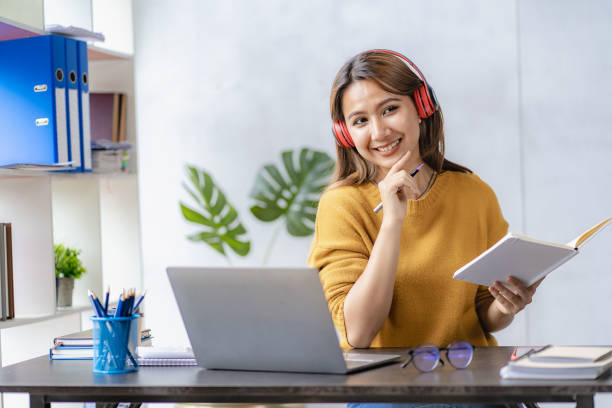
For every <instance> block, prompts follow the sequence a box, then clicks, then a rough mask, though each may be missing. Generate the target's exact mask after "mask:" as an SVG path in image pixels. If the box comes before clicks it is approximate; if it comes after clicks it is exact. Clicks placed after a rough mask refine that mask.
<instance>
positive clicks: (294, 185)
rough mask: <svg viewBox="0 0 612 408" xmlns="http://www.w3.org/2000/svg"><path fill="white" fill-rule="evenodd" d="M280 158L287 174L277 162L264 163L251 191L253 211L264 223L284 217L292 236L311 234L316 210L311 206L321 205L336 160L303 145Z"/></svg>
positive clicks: (285, 152) (286, 152)
mask: <svg viewBox="0 0 612 408" xmlns="http://www.w3.org/2000/svg"><path fill="white" fill-rule="evenodd" d="M296 159H297V160H296ZM281 160H282V163H283V170H284V174H283V172H281V170H280V169H279V168H278V167H277V166H276V165H274V164H265V165H264V166H262V167H261V168H260V170H259V171H258V172H257V176H256V177H255V185H254V186H253V188H252V189H251V193H250V197H251V198H253V199H254V201H255V203H254V205H252V206H251V208H250V210H251V213H252V214H253V215H254V216H255V218H257V219H258V220H260V221H264V222H271V221H275V220H277V219H278V218H280V217H285V221H286V223H285V224H286V228H287V232H288V233H289V234H290V235H292V236H296V237H305V236H308V235H311V234H312V233H313V232H314V212H313V211H312V210H311V209H313V208H314V209H316V208H317V206H318V204H319V198H320V196H321V193H322V192H323V190H324V189H325V186H327V184H328V182H329V179H330V177H331V174H332V172H333V169H334V161H333V160H332V158H331V157H330V156H329V155H328V154H327V153H325V152H321V151H316V150H312V149H309V148H302V149H301V150H300V151H299V152H296V151H295V150H287V151H284V152H282V154H281ZM296 162H297V163H296ZM296 164H297V166H296Z"/></svg>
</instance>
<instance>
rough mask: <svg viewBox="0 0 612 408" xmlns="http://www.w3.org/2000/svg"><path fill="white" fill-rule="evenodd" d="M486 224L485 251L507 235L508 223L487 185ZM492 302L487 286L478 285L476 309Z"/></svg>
mask: <svg viewBox="0 0 612 408" xmlns="http://www.w3.org/2000/svg"><path fill="white" fill-rule="evenodd" d="M486 203H487V207H486V220H487V221H486V222H487V249H488V248H490V247H491V246H493V244H495V243H496V242H497V241H499V240H500V239H502V238H503V237H504V235H506V234H507V233H508V222H507V221H506V220H505V219H504V216H503V214H502V211H501V208H500V206H499V201H498V200H497V196H496V195H495V192H494V191H493V189H492V188H491V187H489V186H488V185H487V199H486ZM492 301H493V295H491V293H490V292H489V288H488V287H487V286H483V285H480V286H479V287H478V291H477V293H476V309H477V310H480V308H481V307H483V306H485V307H486V306H487V305H488V304H489V303H490V302H492Z"/></svg>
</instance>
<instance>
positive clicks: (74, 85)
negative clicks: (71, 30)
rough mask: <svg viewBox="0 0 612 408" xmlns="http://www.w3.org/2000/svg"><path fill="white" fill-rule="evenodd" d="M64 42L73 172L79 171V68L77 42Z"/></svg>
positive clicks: (69, 39)
mask: <svg viewBox="0 0 612 408" xmlns="http://www.w3.org/2000/svg"><path fill="white" fill-rule="evenodd" d="M64 40H65V41H66V79H67V81H66V89H67V94H68V98H67V99H66V110H67V111H68V140H70V148H69V149H68V150H69V157H70V161H71V162H72V168H73V169H74V170H81V118H80V115H79V67H78V55H77V40H74V39H72V38H65V39H64Z"/></svg>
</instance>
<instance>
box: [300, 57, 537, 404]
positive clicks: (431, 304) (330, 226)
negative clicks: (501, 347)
mask: <svg viewBox="0 0 612 408" xmlns="http://www.w3.org/2000/svg"><path fill="white" fill-rule="evenodd" d="M331 116H332V120H333V133H334V136H335V137H336V142H337V145H336V152H337V164H336V171H335V174H334V178H333V181H332V183H331V185H330V186H329V188H328V189H327V191H326V192H325V193H324V194H323V196H322V198H321V200H320V203H319V208H318V212H317V219H316V227H315V238H314V241H313V243H312V247H311V251H310V255H309V264H310V265H311V266H314V267H316V268H318V269H319V271H320V278H321V282H322V284H323V288H324V291H325V295H326V297H327V300H328V303H329V307H330V310H331V313H332V317H333V320H334V324H335V325H336V328H337V329H338V331H339V332H340V334H341V336H342V346H344V347H357V348H363V347H415V346H418V345H420V344H424V343H429V344H434V345H436V346H438V347H444V346H447V345H448V344H450V343H451V342H454V341H459V340H463V341H467V342H469V343H471V344H472V345H475V346H494V345H496V344H497V342H496V341H495V338H494V337H493V336H492V335H491V333H492V332H495V331H497V330H500V329H503V328H504V327H506V326H508V325H509V324H510V323H511V322H512V320H513V318H514V315H515V314H516V313H518V312H519V311H521V310H522V309H523V308H524V307H525V306H526V305H527V304H528V303H530V302H531V299H532V296H533V294H534V293H535V290H536V287H537V286H538V285H539V283H540V282H537V283H535V284H534V285H532V286H530V287H526V286H525V285H524V284H523V283H521V282H520V281H519V280H517V279H514V278H512V277H508V278H507V281H506V282H505V285H502V284H501V282H495V283H494V284H493V285H492V286H491V287H485V286H478V285H475V284H471V283H468V282H462V281H456V280H453V278H452V275H453V273H454V272H455V271H456V270H457V269H459V268H460V267H461V266H463V265H464V264H465V263H467V262H468V261H470V260H472V259H473V258H475V257H476V256H477V255H479V254H480V253H482V252H483V251H485V250H486V249H487V248H489V247H490V246H491V245H493V244H494V243H495V242H496V241H498V240H499V239H500V238H501V237H503V236H504V235H505V234H506V232H507V229H508V223H507V222H506V221H505V220H504V218H503V216H502V213H501V210H500V207H499V204H498V202H497V198H496V196H495V193H494V192H493V190H492V189H491V188H490V187H489V186H488V185H487V184H486V183H485V182H483V181H482V180H481V179H480V178H478V176H476V175H475V174H474V173H472V172H471V171H470V170H469V169H468V168H466V167H463V166H461V165H458V164H456V163H453V162H451V161H448V160H446V159H445V158H444V128H443V120H442V112H441V110H440V108H439V106H438V103H437V101H436V99H435V95H434V93H433V89H431V87H429V85H428V84H427V83H426V82H425V78H424V76H423V75H422V74H421V73H420V71H419V70H418V68H417V67H416V66H415V65H414V64H413V63H412V62H411V61H410V60H408V59H407V58H406V57H404V56H403V55H401V54H399V53H396V52H393V51H389V50H372V51H367V52H364V53H361V54H359V55H357V56H355V57H353V58H351V59H350V60H349V61H348V62H347V63H346V64H344V66H343V67H342V68H341V69H340V71H339V72H338V74H337V75H336V78H335V80H334V84H333V87H332V92H331ZM379 203H381V204H382V211H377V212H375V211H374V209H375V208H376V209H377V210H378V209H379V208H377V207H380V204H379ZM349 405H350V406H356V405H359V404H349ZM380 405H381V406H383V405H384V406H388V405H390V404H380ZM393 405H395V404H393ZM404 406H405V405H404Z"/></svg>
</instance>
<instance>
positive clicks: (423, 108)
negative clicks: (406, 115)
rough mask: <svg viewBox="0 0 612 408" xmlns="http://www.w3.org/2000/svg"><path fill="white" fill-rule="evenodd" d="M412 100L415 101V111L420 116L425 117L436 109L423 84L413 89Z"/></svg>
mask: <svg viewBox="0 0 612 408" xmlns="http://www.w3.org/2000/svg"><path fill="white" fill-rule="evenodd" d="M414 100H415V101H416V105H417V111H418V113H419V116H420V117H421V118H423V119H426V118H428V117H430V116H431V115H433V114H434V112H435V111H436V107H435V105H434V103H433V102H432V100H431V99H430V97H429V93H428V92H427V89H426V88H425V86H424V85H423V86H420V87H419V88H418V89H417V90H416V91H414Z"/></svg>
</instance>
